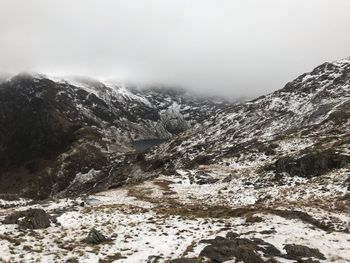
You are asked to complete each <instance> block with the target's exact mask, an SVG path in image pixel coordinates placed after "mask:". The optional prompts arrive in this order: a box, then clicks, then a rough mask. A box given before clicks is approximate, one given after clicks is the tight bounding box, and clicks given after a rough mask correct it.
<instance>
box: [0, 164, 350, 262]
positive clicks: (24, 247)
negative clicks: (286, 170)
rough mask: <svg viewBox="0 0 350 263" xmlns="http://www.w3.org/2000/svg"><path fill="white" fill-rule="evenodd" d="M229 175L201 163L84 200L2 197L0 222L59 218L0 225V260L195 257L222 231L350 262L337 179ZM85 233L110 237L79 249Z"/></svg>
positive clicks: (348, 221) (347, 219) (348, 220)
mask: <svg viewBox="0 0 350 263" xmlns="http://www.w3.org/2000/svg"><path fill="white" fill-rule="evenodd" d="M231 172H232V171H230V168H225V169H219V167H217V166H212V167H210V166H206V167H201V169H199V170H179V171H178V173H177V174H176V175H173V176H160V177H158V178H156V179H154V180H152V181H148V182H144V183H141V184H139V185H133V186H128V187H125V188H120V189H112V190H109V191H106V192H102V193H99V194H96V195H92V196H88V197H84V198H82V199H76V200H70V199H61V200H57V201H50V202H45V203H31V202H26V200H20V201H11V202H6V201H1V205H2V207H3V208H2V209H0V220H2V219H3V218H4V217H5V216H6V215H8V214H10V213H11V212H13V211H18V210H25V209H28V208H30V207H31V208H43V209H44V210H45V211H47V212H48V213H49V214H52V215H55V216H57V222H56V223H52V224H51V226H50V227H48V228H46V229H39V230H24V229H20V228H19V227H18V226H17V225H5V224H0V251H1V253H0V262H96V263H97V262H130V263H134V262H135V263H137V262H167V261H169V260H172V259H175V258H183V257H186V258H191V257H198V255H199V254H200V252H201V251H202V250H203V249H204V247H205V246H207V244H205V243H202V242H200V241H201V240H204V239H211V238H215V237H217V236H222V237H225V235H226V234H227V233H228V232H234V233H237V234H238V235H240V237H242V238H261V239H262V240H264V241H265V242H268V243H270V244H272V245H274V246H275V247H276V248H277V249H278V250H280V251H281V252H282V253H284V245H285V244H298V245H305V246H308V247H310V248H317V249H319V251H320V252H321V253H323V254H324V256H325V257H326V260H319V262H350V233H349V229H350V226H349V224H350V214H349V206H346V204H348V201H347V200H345V201H344V204H343V205H344V208H342V209H341V208H340V207H338V208H337V207H336V206H335V204H338V203H339V202H341V200H340V197H342V196H343V194H344V193H345V192H344V191H345V190H344V187H342V181H341V180H342V177H341V176H340V175H339V174H336V173H334V174H332V173H330V174H328V175H327V176H325V177H326V178H323V180H324V181H325V180H327V183H326V187H328V189H329V190H328V191H324V190H322V187H323V186H322V184H321V183H320V181H322V178H317V179H301V178H290V179H288V182H286V184H285V185H282V186H276V185H271V186H264V187H263V186H262V187H260V188H256V189H255V188H254V187H253V186H252V185H249V184H245V180H247V178H242V177H241V178H240V177H235V176H233V177H232V178H229V177H230V175H231V174H232V173H231ZM228 178H229V179H228ZM250 180H251V181H252V180H254V176H253V175H252V177H251V178H250ZM266 180H268V179H266ZM286 180H287V179H286ZM306 181H308V182H306ZM318 199H320V200H322V202H321V203H320V202H317V200H318ZM338 199H339V200H338ZM346 202H347V203H346ZM338 206H340V204H338ZM237 208H238V210H237ZM242 208H243V212H239V211H241V210H239V209H242ZM244 209H246V210H244ZM281 211H282V212H281ZM283 211H302V212H306V213H307V214H308V215H309V216H310V217H305V216H301V215H300V214H285V213H283ZM303 215H304V214H303ZM252 218H253V219H254V218H259V220H251V219H252ZM310 218H311V219H312V220H311V219H310ZM92 228H95V229H97V230H98V231H100V232H101V233H102V234H104V235H105V236H106V237H108V238H110V239H111V240H110V241H109V242H106V243H102V244H99V245H88V244H86V243H84V242H83V239H84V238H85V237H86V236H87V234H88V233H89V231H90V230H91V229H92ZM275 260H276V261H277V262H296V261H293V260H287V259H284V258H280V257H275ZM233 262H234V261H233ZM315 262H317V261H315Z"/></svg>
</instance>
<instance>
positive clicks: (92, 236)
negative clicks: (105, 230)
mask: <svg viewBox="0 0 350 263" xmlns="http://www.w3.org/2000/svg"><path fill="white" fill-rule="evenodd" d="M84 241H85V242H86V243H88V244H91V245H98V244H101V243H105V242H107V241H109V239H108V238H106V237H105V236H104V235H103V234H101V233H100V232H98V231H97V230H96V229H95V228H93V229H91V230H90V232H89V234H88V236H87V237H86V238H85V239H84Z"/></svg>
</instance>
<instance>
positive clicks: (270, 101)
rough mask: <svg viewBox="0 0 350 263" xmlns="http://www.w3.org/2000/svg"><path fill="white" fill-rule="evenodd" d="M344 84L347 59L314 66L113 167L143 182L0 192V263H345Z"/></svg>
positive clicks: (349, 80) (348, 240)
mask: <svg viewBox="0 0 350 263" xmlns="http://www.w3.org/2000/svg"><path fill="white" fill-rule="evenodd" d="M349 89H350V59H345V60H342V61H338V62H333V63H326V64H323V65H321V66H320V67H318V68H316V69H315V70H314V71H312V72H310V73H307V74H304V75H302V76H300V77H299V78H297V79H296V80H294V81H292V82H290V83H288V84H287V85H286V86H285V87H284V88H283V89H281V90H279V91H276V92H274V93H272V94H269V95H266V96H263V97H261V98H258V99H256V100H253V101H250V102H247V103H243V104H240V105H235V106H232V107H229V108H226V109H223V110H221V111H219V112H217V113H216V114H214V115H213V116H211V117H210V118H208V120H207V121H205V122H203V123H202V124H196V125H195V126H194V127H193V128H191V129H189V130H187V131H185V132H183V133H181V134H179V135H177V136H176V137H174V139H172V140H170V141H169V142H168V143H165V144H162V145H160V146H159V147H158V148H156V149H154V150H152V151H150V152H147V153H145V154H139V155H137V156H134V158H131V159H129V158H127V159H126V160H125V162H124V163H120V164H119V165H120V168H117V169H118V171H120V170H124V173H123V174H129V175H130V174H132V175H137V176H139V177H141V178H143V179H145V178H147V180H144V181H140V182H138V183H135V184H129V185H127V186H123V187H119V188H113V189H109V190H108V191H102V192H99V193H95V194H90V195H86V196H82V197H79V198H70V199H60V200H46V201H44V202H35V201H32V200H30V199H24V198H21V199H17V200H16V199H15V197H13V196H3V197H2V199H7V200H1V199H0V207H2V208H0V220H1V222H2V224H0V251H2V254H1V255H0V261H1V260H3V261H5V262H23V261H25V262H35V261H44V262H45V261H46V262H96V263H97V262H132V263H135V262H139V263H144V262H149V263H160V262H161V263H163V262H168V263H198V262H210V263H211V262H244V263H260V262H270V263H271V262H281V263H303V262H307V263H328V262H339V263H346V262H350V253H349V251H350V250H349V244H350V208H349V207H350V206H349V204H350V193H349V191H350V177H349V173H350V165H349V161H350V155H349V153H348V149H349V147H350V145H349V143H350V141H349V139H350V132H349V110H350V109H349V107H348V105H349V95H348V94H349ZM115 167H116V166H115ZM118 175H119V176H118ZM120 175H121V173H120V172H119V173H116V174H114V173H113V171H112V172H111V176H110V178H111V179H110V182H111V183H113V182H114V183H116V182H118V181H120ZM114 180H115V181H114ZM78 185H80V184H78ZM40 209H43V210H45V211H46V213H47V214H45V212H43V211H42V210H40ZM34 215H36V216H34ZM28 222H32V223H28ZM33 222H34V223H35V224H33ZM39 226H40V227H45V228H40V229H36V228H37V227H39Z"/></svg>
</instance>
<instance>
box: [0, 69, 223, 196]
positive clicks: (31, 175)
mask: <svg viewBox="0 0 350 263" xmlns="http://www.w3.org/2000/svg"><path fill="white" fill-rule="evenodd" d="M224 105H225V103H214V102H212V101H210V100H205V99H194V98H193V99H192V97H190V96H189V95H187V94H185V92H183V91H176V90H174V91H172V90H171V89H169V90H156V89H145V90H138V89H134V90H130V89H127V88H125V87H124V86H121V85H117V84H104V83H101V82H98V81H95V80H90V79H83V78H80V79H69V80H56V79H50V78H48V77H45V76H41V75H28V74H20V75H18V76H14V77H12V78H10V79H8V80H6V81H3V82H2V83H1V84H0V163H1V166H0V182H1V184H0V193H13V194H18V193H19V194H20V195H21V196H25V197H32V198H46V197H48V196H53V195H54V196H55V195H57V196H62V195H66V194H68V195H74V194H80V193H87V192H91V191H94V189H92V188H94V187H93V186H94V185H96V184H97V185H98V186H99V188H97V189H96V191H97V190H101V189H105V187H108V182H109V181H110V180H111V178H112V177H114V181H118V178H119V179H120V183H121V184H122V183H123V182H124V181H125V180H126V179H127V178H125V177H124V176H123V175H120V174H117V172H116V170H117V169H116V168H117V167H119V165H120V164H121V163H123V162H124V160H125V158H126V157H125V154H126V153H130V152H133V147H132V141H133V140H134V139H143V138H146V139H147V138H170V137H172V136H174V135H175V134H177V133H178V132H181V131H183V130H185V129H187V128H188V127H190V126H191V125H193V124H195V123H196V122H198V121H200V120H202V119H203V118H205V117H206V116H207V115H208V114H211V113H213V112H216V111H218V110H219V109H220V108H221V107H223V106H224ZM192 113H193V114H192ZM192 116H193V118H192ZM116 174H117V175H116ZM101 181H103V183H102V182H101ZM79 185H85V186H82V187H79Z"/></svg>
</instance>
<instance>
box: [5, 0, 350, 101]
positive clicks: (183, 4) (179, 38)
mask: <svg viewBox="0 0 350 263" xmlns="http://www.w3.org/2000/svg"><path fill="white" fill-rule="evenodd" d="M349 14H350V0H0V71H1V72H13V73H16V72H19V71H37V72H40V73H45V74H52V75H66V74H68V75H87V76H90V77H95V78H99V79H106V78H107V79H108V78H117V79H118V78H120V79H126V80H131V81H141V82H142V81H145V82H149V81H150V82H159V83H164V84H168V85H171V84H177V85H181V86H184V87H188V88H191V89H194V90H197V91H210V92H212V93H214V94H217V95H220V94H221V95H236V96H257V95H261V94H264V93H266V92H270V91H273V90H276V89H279V88H282V87H283V86H284V84H285V83H286V82H288V81H290V80H292V79H293V78H295V77H297V76H298V75H300V74H302V73H304V72H305V71H310V70H312V69H313V68H314V67H316V66H317V65H319V64H321V63H323V62H325V61H333V60H337V59H340V58H344V57H348V56H350V15H349Z"/></svg>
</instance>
